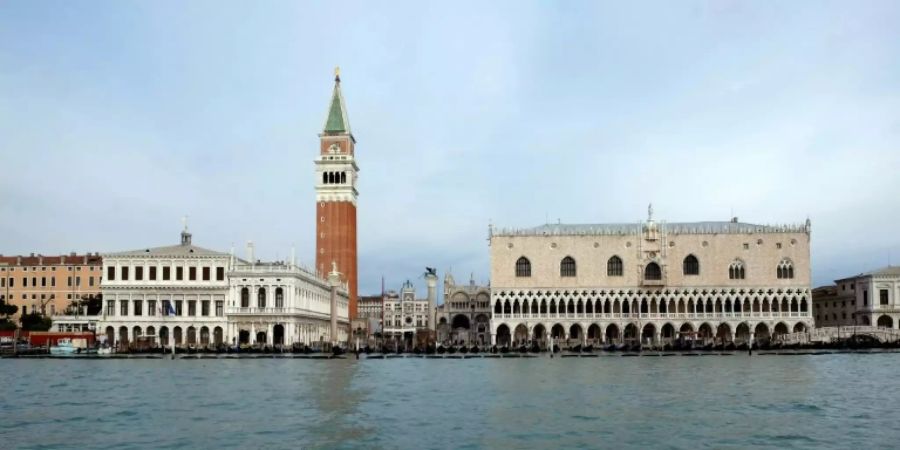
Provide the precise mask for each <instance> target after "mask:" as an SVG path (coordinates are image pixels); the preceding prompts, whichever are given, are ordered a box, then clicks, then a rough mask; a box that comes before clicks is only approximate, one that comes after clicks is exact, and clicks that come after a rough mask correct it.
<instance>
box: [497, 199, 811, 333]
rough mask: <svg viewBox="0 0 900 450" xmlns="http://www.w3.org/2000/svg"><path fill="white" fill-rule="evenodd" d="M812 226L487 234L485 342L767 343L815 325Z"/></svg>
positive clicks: (606, 227) (649, 223)
mask: <svg viewBox="0 0 900 450" xmlns="http://www.w3.org/2000/svg"><path fill="white" fill-rule="evenodd" d="M810 230H811V227H810V223H809V221H808V220H807V222H806V223H805V224H804V225H791V226H765V225H755V224H750V223H742V222H738V221H737V219H736V218H735V219H733V220H732V221H729V222H695V223H665V222H656V221H654V220H653V215H652V207H651V209H650V210H649V214H648V219H647V220H646V221H643V222H638V223H633V224H597V225H564V224H553V225H543V226H539V227H536V228H530V229H524V230H496V229H493V228H492V229H491V233H490V247H491V302H492V305H493V308H494V311H493V317H492V320H491V330H492V335H493V336H492V339H494V340H496V341H497V342H499V343H501V344H506V343H509V342H526V341H539V342H542V341H544V340H545V339H546V338H547V336H551V335H552V336H553V337H554V338H556V339H564V340H566V339H568V340H570V341H572V340H574V341H576V342H579V341H580V342H587V341H590V342H621V341H622V340H625V341H628V340H635V339H640V340H641V342H644V343H646V342H663V343H664V342H667V341H671V340H673V339H676V338H678V337H690V338H696V339H702V340H709V339H713V338H717V339H719V340H721V341H735V342H740V341H750V340H753V339H755V340H757V341H760V340H765V339H769V338H770V336H772V335H777V334H785V333H789V332H794V331H805V330H807V329H808V328H809V327H811V326H812V325H813V316H812V307H811V297H810V296H811V292H810V254H809V248H810Z"/></svg>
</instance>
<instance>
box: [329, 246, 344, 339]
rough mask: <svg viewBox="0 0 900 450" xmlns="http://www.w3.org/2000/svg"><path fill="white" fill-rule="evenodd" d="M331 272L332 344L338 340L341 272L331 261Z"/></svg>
mask: <svg viewBox="0 0 900 450" xmlns="http://www.w3.org/2000/svg"><path fill="white" fill-rule="evenodd" d="M331 268H332V270H331V272H329V273H328V286H330V287H331V309H330V312H329V314H330V315H331V332H330V336H329V338H330V339H331V343H332V344H336V343H337V342H338V325H337V290H338V287H340V285H341V273H340V272H338V271H337V264H335V263H334V262H332V263H331Z"/></svg>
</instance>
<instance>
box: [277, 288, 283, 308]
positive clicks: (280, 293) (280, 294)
mask: <svg viewBox="0 0 900 450" xmlns="http://www.w3.org/2000/svg"><path fill="white" fill-rule="evenodd" d="M275 307H276V308H283V307H284V290H282V289H281V288H276V289H275Z"/></svg>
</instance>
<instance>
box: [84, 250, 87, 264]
mask: <svg viewBox="0 0 900 450" xmlns="http://www.w3.org/2000/svg"><path fill="white" fill-rule="evenodd" d="M87 255H88V254H87V253H85V254H84V265H87V259H88V257H87Z"/></svg>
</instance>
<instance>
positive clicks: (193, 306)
mask: <svg viewBox="0 0 900 450" xmlns="http://www.w3.org/2000/svg"><path fill="white" fill-rule="evenodd" d="M188 315H189V316H191V317H193V316H196V315H197V301H196V300H188Z"/></svg>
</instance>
